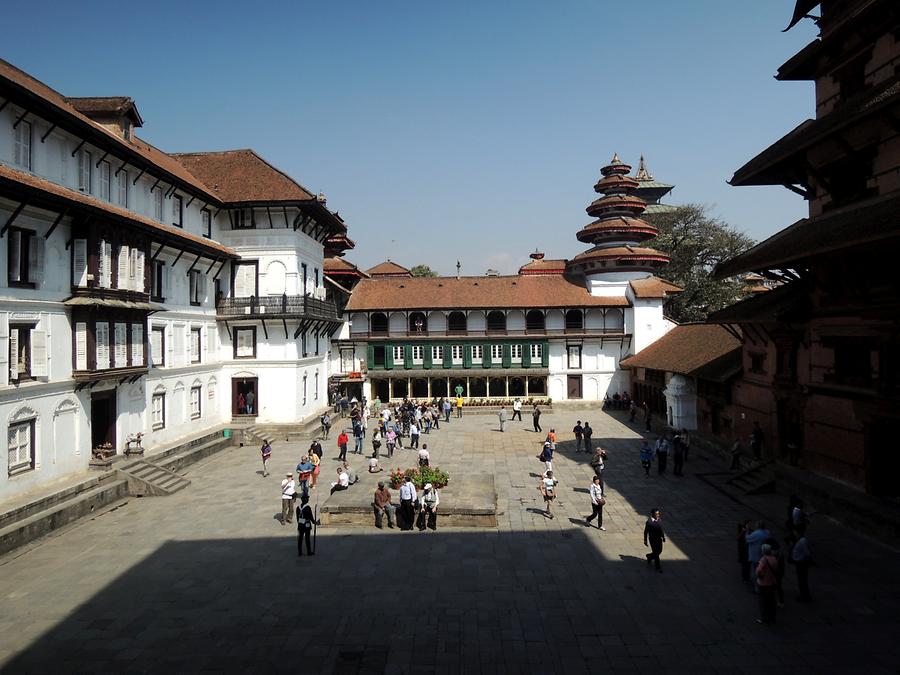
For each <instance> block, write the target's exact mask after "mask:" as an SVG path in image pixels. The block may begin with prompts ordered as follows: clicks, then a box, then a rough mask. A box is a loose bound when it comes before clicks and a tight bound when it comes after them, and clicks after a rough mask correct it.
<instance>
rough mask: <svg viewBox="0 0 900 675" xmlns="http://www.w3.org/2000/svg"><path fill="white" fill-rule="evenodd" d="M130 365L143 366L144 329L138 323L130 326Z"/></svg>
mask: <svg viewBox="0 0 900 675" xmlns="http://www.w3.org/2000/svg"><path fill="white" fill-rule="evenodd" d="M131 365H132V366H142V365H144V327H143V326H142V325H141V324H139V323H133V324H131Z"/></svg>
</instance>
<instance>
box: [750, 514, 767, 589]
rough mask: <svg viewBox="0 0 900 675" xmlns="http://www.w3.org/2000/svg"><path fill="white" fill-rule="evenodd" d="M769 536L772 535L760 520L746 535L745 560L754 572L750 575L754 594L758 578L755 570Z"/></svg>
mask: <svg viewBox="0 0 900 675" xmlns="http://www.w3.org/2000/svg"><path fill="white" fill-rule="evenodd" d="M771 536H772V534H771V533H770V532H769V530H767V529H766V523H765V522H764V521H762V520H760V521H758V522H757V523H756V526H755V527H754V528H753V531H752V532H749V533H748V534H747V560H749V561H750V569H751V570H754V573H753V574H751V578H752V579H753V592H754V593H759V583H758V577H757V575H756V573H755V570H756V568H757V566H758V565H759V560H760V558H761V557H762V546H763V544H764V543H765V542H766V539H768V538H769V537H771Z"/></svg>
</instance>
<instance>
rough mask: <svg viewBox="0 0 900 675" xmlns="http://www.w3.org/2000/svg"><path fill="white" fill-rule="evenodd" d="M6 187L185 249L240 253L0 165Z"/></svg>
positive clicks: (2, 182) (1, 179)
mask: <svg viewBox="0 0 900 675" xmlns="http://www.w3.org/2000/svg"><path fill="white" fill-rule="evenodd" d="M4 184H7V185H11V186H13V187H14V188H19V189H23V188H24V189H25V191H27V192H29V193H34V192H35V191H38V192H37V194H38V195H39V198H38V201H47V202H53V203H62V204H65V205H74V206H82V207H86V208H87V209H89V210H94V211H101V212H103V214H105V215H108V216H112V217H115V218H118V219H120V220H125V221H127V222H129V223H132V224H134V225H137V226H138V227H140V228H142V229H145V230H151V231H155V232H157V233H159V234H160V235H162V236H164V237H165V238H166V239H167V240H169V241H171V242H173V245H174V242H175V241H177V240H180V241H182V242H184V243H185V244H186V245H190V246H192V247H193V248H194V249H196V248H200V249H206V250H212V251H215V252H216V253H219V254H223V255H225V256H227V257H231V258H237V257H238V256H237V253H236V252H235V251H234V250H233V249H231V248H228V247H227V246H222V244H219V243H218V242H215V241H213V240H212V239H207V238H205V237H200V236H198V235H196V234H191V233H190V232H185V231H184V230H182V229H181V228H178V227H175V226H174V225H164V224H163V223H160V222H158V221H156V220H152V219H150V218H146V217H144V216H141V215H138V214H137V213H134V212H133V211H128V210H127V209H123V208H121V207H119V206H116V205H114V204H109V203H107V202H104V201H101V200H99V199H97V198H96V197H91V196H90V195H86V194H84V193H83V192H79V191H78V190H72V189H71V188H67V187H65V186H62V185H57V184H56V183H51V182H50V181H48V180H45V179H43V178H39V177H37V176H35V175H34V174H30V173H26V172H24V171H19V170H17V169H13V168H11V167H8V166H4V165H2V164H0V186H2V185H4Z"/></svg>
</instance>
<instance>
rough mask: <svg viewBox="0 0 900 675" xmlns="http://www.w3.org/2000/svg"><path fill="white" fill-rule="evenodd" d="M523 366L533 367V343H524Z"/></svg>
mask: <svg viewBox="0 0 900 675" xmlns="http://www.w3.org/2000/svg"><path fill="white" fill-rule="evenodd" d="M522 367H523V368H529V367H531V345H530V344H524V345H522Z"/></svg>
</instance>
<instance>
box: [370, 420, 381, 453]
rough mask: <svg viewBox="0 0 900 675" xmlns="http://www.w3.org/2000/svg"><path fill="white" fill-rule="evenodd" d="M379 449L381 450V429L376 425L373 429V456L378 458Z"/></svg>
mask: <svg viewBox="0 0 900 675" xmlns="http://www.w3.org/2000/svg"><path fill="white" fill-rule="evenodd" d="M379 450H381V429H379V428H378V427H375V428H374V429H373V430H372V457H374V458H375V459H378V451H379Z"/></svg>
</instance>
